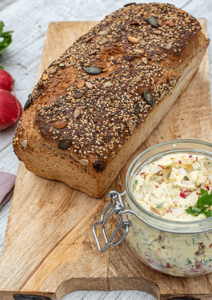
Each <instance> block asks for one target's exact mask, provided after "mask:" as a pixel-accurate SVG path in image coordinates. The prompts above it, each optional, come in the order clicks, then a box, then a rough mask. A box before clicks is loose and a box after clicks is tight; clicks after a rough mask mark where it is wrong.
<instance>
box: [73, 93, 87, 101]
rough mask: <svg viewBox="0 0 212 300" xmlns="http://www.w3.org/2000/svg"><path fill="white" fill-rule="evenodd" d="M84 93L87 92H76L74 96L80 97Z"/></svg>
mask: <svg viewBox="0 0 212 300" xmlns="http://www.w3.org/2000/svg"><path fill="white" fill-rule="evenodd" d="M84 94H85V93H83V92H77V93H75V94H74V98H75V99H80V98H82V97H83V96H84Z"/></svg>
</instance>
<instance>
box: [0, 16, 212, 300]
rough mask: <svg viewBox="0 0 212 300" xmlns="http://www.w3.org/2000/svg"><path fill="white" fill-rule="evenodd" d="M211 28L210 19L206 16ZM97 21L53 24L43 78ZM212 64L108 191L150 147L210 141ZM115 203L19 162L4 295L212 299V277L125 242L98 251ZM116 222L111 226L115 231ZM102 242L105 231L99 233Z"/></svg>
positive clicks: (1, 272) (3, 269)
mask: <svg viewBox="0 0 212 300" xmlns="http://www.w3.org/2000/svg"><path fill="white" fill-rule="evenodd" d="M200 22H201V25H202V26H203V31H204V32H206V22H205V20H204V19H201V20H200ZM96 23H97V22H94V21H93V22H64V23H50V25H49V29H48V32H47V37H46V42H45V46H44V50H43V55H42V58H41V63H40V68H39V74H38V77H40V75H41V73H42V71H43V70H44V69H45V68H46V67H48V65H49V64H50V63H51V62H52V61H53V60H54V59H56V58H57V57H58V56H59V55H60V54H61V53H62V52H63V51H64V50H65V49H66V48H68V47H69V46H70V45H71V44H72V43H73V42H74V41H75V40H76V39H77V38H78V37H79V36H81V35H82V34H84V33H85V32H87V31H88V30H89V29H90V28H91V27H92V26H94V25H95V24H96ZM211 129H212V126H211V105H210V82H209V62H208V53H206V55H205V57H204V59H203V62H202V64H201V66H200V69H199V72H198V73H197V75H196V76H195V77H194V79H193V80H192V82H191V83H190V85H189V87H188V88H187V89H186V91H185V92H184V93H183V95H182V96H181V97H180V98H179V99H178V100H177V102H176V103H175V105H174V106H173V107H172V109H171V110H170V111H169V113H168V114H167V115H166V116H165V118H164V119H163V120H162V122H161V123H160V124H159V126H158V127H157V128H156V129H155V130H154V131H153V132H152V134H151V135H150V136H149V138H148V139H147V140H146V141H145V143H144V144H143V145H141V147H140V148H139V149H138V150H137V151H136V152H135V153H134V155H133V156H132V157H131V158H130V160H129V161H128V162H127V164H126V166H125V167H124V168H123V169H122V171H121V172H120V174H119V175H118V177H117V179H116V180H115V182H114V183H113V184H112V186H111V187H110V189H113V190H118V191H123V190H124V181H125V175H126V171H127V169H128V167H129V164H130V163H131V162H132V160H133V159H134V158H135V157H136V156H137V155H138V154H139V153H141V152H142V151H143V150H144V149H146V148H148V147H150V146H152V145H155V144H157V143H160V142H162V141H168V140H172V139H179V138H193V139H199V140H204V141H209V142H211V141H212V130H211ZM108 204H109V199H108V197H107V194H106V195H105V197H102V198H101V199H95V198H91V197H89V196H87V195H86V194H83V193H81V192H79V191H76V190H73V189H71V188H70V187H68V186H66V185H65V184H64V183H60V182H55V181H50V180H45V179H43V178H40V177H38V176H36V175H34V174H32V173H31V172H29V171H27V170H26V168H25V166H24V164H23V163H20V166H19V171H18V176H17V180H16V185H15V191H14V196H13V200H12V206H11V211H10V216H9V221H8V226H7V231H6V237H5V241H4V246H3V250H2V256H1V261H0V299H6V300H7V299H8V300H9V299H13V295H14V294H31V295H32V294H33V295H40V296H47V297H50V298H51V299H58V300H59V299H61V298H62V297H63V296H64V295H66V294H68V293H70V292H72V291H76V290H120V289H135V290H141V291H145V292H147V293H150V294H152V295H153V296H154V297H155V298H156V299H157V300H159V299H161V300H167V299H171V298H176V297H181V298H182V297H185V296H192V297H194V298H195V299H202V300H206V299H211V298H212V275H205V276H201V277H196V278H176V277H171V276H167V275H163V274H160V273H158V272H155V271H153V270H151V269H150V268H148V267H146V266H145V265H143V264H142V263H141V262H140V261H139V260H138V259H137V258H135V257H134V255H133V254H132V253H131V251H130V249H129V248H128V246H127V244H126V243H125V242H122V243H121V244H120V245H118V246H117V247H113V248H111V249H109V250H108V251H106V252H105V253H104V254H100V253H99V251H98V249H97V246H96V244H95V241H94V237H93V234H92V230H91V228H92V225H93V223H94V222H96V221H97V220H98V219H99V218H100V214H101V211H102V210H103V208H104V207H105V206H106V205H108ZM113 227H114V222H109V223H108V230H110V231H112V230H113ZM98 234H99V236H100V239H101V241H102V242H103V239H102V236H101V234H100V231H98Z"/></svg>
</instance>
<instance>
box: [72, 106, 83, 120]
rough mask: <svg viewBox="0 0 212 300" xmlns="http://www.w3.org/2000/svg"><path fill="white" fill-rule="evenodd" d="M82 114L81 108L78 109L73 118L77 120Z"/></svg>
mask: <svg viewBox="0 0 212 300" xmlns="http://www.w3.org/2000/svg"><path fill="white" fill-rule="evenodd" d="M80 114H81V108H80V107H77V108H76V109H75V111H74V113H73V116H74V118H75V119H77V118H78V117H79V115H80Z"/></svg>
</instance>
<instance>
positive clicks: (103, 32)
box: [98, 30, 109, 35]
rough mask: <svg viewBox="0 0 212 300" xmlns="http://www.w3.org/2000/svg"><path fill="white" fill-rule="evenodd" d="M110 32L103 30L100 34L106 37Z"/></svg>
mask: <svg viewBox="0 0 212 300" xmlns="http://www.w3.org/2000/svg"><path fill="white" fill-rule="evenodd" d="M108 32H109V31H108V30H102V31H100V32H98V34H99V35H105V34H108Z"/></svg>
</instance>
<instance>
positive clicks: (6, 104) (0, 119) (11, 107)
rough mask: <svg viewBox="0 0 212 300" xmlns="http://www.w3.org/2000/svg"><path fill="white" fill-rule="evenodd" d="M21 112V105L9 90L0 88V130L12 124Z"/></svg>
mask: <svg viewBox="0 0 212 300" xmlns="http://www.w3.org/2000/svg"><path fill="white" fill-rule="evenodd" d="M21 114H22V106H21V103H20V102H19V101H18V99H17V98H16V97H15V96H13V95H12V94H11V93H10V92H8V91H5V90H2V89H0V130H4V129H6V128H8V127H10V126H13V125H14V124H15V123H17V122H18V120H19V119H20V116H21Z"/></svg>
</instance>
